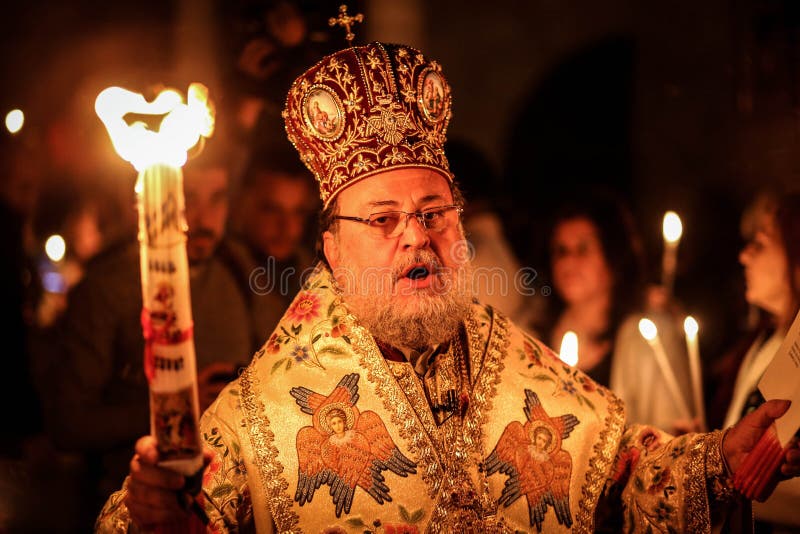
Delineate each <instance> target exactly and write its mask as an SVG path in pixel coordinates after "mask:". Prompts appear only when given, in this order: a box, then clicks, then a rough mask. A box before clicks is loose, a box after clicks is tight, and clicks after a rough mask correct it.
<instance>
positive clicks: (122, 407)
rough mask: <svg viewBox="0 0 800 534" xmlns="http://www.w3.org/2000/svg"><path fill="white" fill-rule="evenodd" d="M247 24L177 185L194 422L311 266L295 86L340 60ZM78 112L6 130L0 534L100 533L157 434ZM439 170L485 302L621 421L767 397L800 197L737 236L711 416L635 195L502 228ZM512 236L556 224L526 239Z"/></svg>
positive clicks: (736, 411)
mask: <svg viewBox="0 0 800 534" xmlns="http://www.w3.org/2000/svg"><path fill="white" fill-rule="evenodd" d="M237 15H238V17H232V18H231V20H232V22H231V25H232V27H235V28H236V32H234V34H235V35H236V39H234V41H235V43H226V46H229V47H230V48H231V49H233V50H234V51H235V53H232V54H229V55H228V56H225V57H226V59H227V61H226V63H225V64H224V68H221V69H220V72H221V73H222V81H221V82H220V87H222V88H223V91H222V94H223V98H221V99H220V100H219V102H217V113H218V117H219V120H218V125H217V131H216V133H215V134H214V136H213V137H212V138H211V139H210V140H209V141H208V143H207V144H206V147H205V149H204V150H203V151H202V152H200V153H199V154H198V155H196V156H194V157H193V158H191V159H190V160H189V161H188V163H187V165H186V166H185V168H184V188H185V198H186V220H187V224H188V237H187V254H188V257H189V262H190V279H191V300H192V311H193V318H194V321H195V327H194V334H195V343H196V347H197V360H198V381H199V389H200V401H201V408H205V407H206V406H208V405H209V404H210V403H211V401H213V399H214V398H215V397H216V394H217V393H218V392H219V391H220V390H221V388H222V387H223V386H224V385H225V384H226V383H227V382H228V381H229V380H231V379H232V378H234V377H235V376H236V375H237V372H238V370H239V369H240V368H241V367H242V366H244V365H246V364H247V362H248V360H249V356H250V355H251V354H252V353H253V352H254V351H255V350H257V349H258V348H259V347H260V346H261V345H262V344H263V342H264V341H265V340H266V338H267V337H268V335H269V334H270V333H271V331H272V328H273V327H274V326H275V324H276V323H277V321H278V320H279V318H280V317H281V316H282V314H283V312H284V310H285V309H286V307H287V305H288V304H289V303H290V302H291V300H292V298H293V297H294V294H295V293H296V291H297V290H298V289H299V287H300V284H301V278H302V273H303V272H304V271H305V270H306V269H308V268H309V267H312V266H313V265H314V263H315V258H316V251H315V249H314V244H315V240H316V235H315V231H316V215H317V212H318V210H319V200H318V198H317V195H316V187H315V184H314V181H313V177H312V176H311V175H310V173H309V172H308V170H307V169H306V168H305V167H304V166H303V165H302V164H301V163H300V162H299V160H298V158H297V156H296V153H295V152H294V150H293V149H292V147H291V146H290V145H289V144H288V141H287V140H286V137H285V134H284V132H283V129H282V127H281V124H282V121H281V120H280V112H281V110H282V108H283V102H284V98H285V93H286V89H287V87H288V85H289V83H290V81H291V80H292V79H293V78H294V77H295V76H296V75H297V74H299V73H300V72H302V71H303V69H305V68H306V67H307V66H308V65H310V64H312V63H313V62H315V61H316V60H317V59H319V58H321V57H322V56H323V55H325V54H326V53H328V52H330V51H331V50H332V49H336V48H338V47H339V44H338V41H337V42H336V43H331V42H330V41H329V40H327V39H325V38H321V37H320V35H319V34H320V32H319V31H317V30H319V28H318V27H317V26H319V25H318V24H317V25H316V26H315V24H316V23H317V22H318V21H317V19H315V18H314V11H313V10H309V9H307V6H304V5H303V4H302V3H297V2H289V1H277V2H267V3H262V5H260V6H259V7H258V9H256V8H251V10H250V11H247V12H243V13H237ZM323 20H324V19H323ZM142 90H143V91H145V92H147V91H150V92H154V91H155V90H156V88H154V87H146V88H143V89H142ZM146 96H148V97H150V96H153V95H151V94H147V95H146ZM212 97H213V95H212ZM456 99H457V95H456ZM76 102H83V101H81V100H79V99H76ZM459 112H460V113H464V111H463V110H460V111H459ZM70 113H75V110H66V111H65V112H64V113H63V114H62V115H58V116H56V117H55V118H53V119H52V120H51V121H50V122H48V123H46V124H44V125H43V126H41V127H40V128H39V129H38V130H35V131H34V133H33V134H31V133H29V130H30V129H27V128H26V127H23V128H22V130H20V132H18V133H16V134H11V133H10V132H8V131H4V132H3V139H2V145H1V146H0V150H2V152H1V153H0V164H2V181H0V218H1V219H2V223H1V224H0V232H2V240H0V243H2V246H3V248H4V251H3V255H2V256H3V257H2V260H1V265H2V267H1V268H0V283H2V284H3V287H4V291H3V293H2V294H3V296H4V298H3V306H4V307H5V311H6V313H5V314H4V317H6V320H5V321H4V330H3V333H4V336H3V337H4V340H5V347H4V350H3V354H4V368H5V373H4V376H5V384H4V385H3V387H2V388H0V395H2V396H3V400H4V403H3V405H4V406H14V407H15V408H14V409H13V410H7V411H6V417H5V418H4V419H5V420H4V424H3V425H2V432H3V438H2V440H0V456H2V467H0V532H1V531H5V530H8V531H13V530H14V529H15V528H18V529H21V530H26V529H28V530H47V531H86V530H88V529H90V528H91V522H92V521H93V520H94V518H95V517H96V515H97V512H98V510H99V507H100V506H101V504H102V502H103V501H104V500H105V498H106V497H107V496H108V494H109V493H110V492H111V491H113V490H114V489H116V488H118V487H119V486H120V484H121V482H122V479H123V478H124V475H125V473H126V472H127V471H128V464H127V462H128V459H129V458H130V456H131V451H132V446H133V441H134V440H135V439H136V438H137V437H138V436H140V435H142V434H144V433H146V432H147V430H148V428H149V419H148V417H149V416H148V402H147V382H146V379H145V376H144V372H143V351H144V340H143V338H142V333H141V324H140V312H141V307H142V296H141V283H140V279H139V276H140V274H139V262H138V257H139V248H138V247H139V245H138V241H137V236H136V225H137V220H136V217H137V215H136V209H135V197H134V191H133V183H134V179H135V171H134V170H133V169H132V168H128V167H126V166H125V164H123V163H122V162H121V161H120V162H115V163H109V161H102V162H98V161H93V160H92V153H91V151H90V150H82V148H81V147H80V146H76V143H78V142H79V141H80V139H81V137H80V136H77V137H76V136H74V134H73V132H72V131H71V130H70V127H69V126H70V124H71V122H70V121H71V119H72V118H73V117H71V116H70ZM86 120H88V119H82V120H81V121H80V122H83V121H86ZM97 126H98V127H99V126H100V125H99V121H97ZM108 144H109V146H110V143H108ZM447 154H448V157H449V159H450V165H451V169H452V170H453V173H454V174H455V176H456V178H457V180H458V181H459V182H460V183H461V185H462V187H463V190H464V192H465V195H466V197H467V209H466V210H465V212H464V226H465V229H466V232H467V236H468V238H469V241H470V243H471V245H472V246H471V248H470V252H471V254H472V259H473V266H474V267H475V272H476V273H477V274H478V275H480V276H478V275H476V278H475V280H476V283H475V289H476V292H477V296H478V298H479V299H480V300H482V301H484V302H486V303H488V304H491V305H492V306H494V307H496V308H497V309H499V310H501V311H502V312H504V313H505V314H507V315H509V316H510V317H511V318H512V319H514V320H515V321H516V322H517V324H520V325H524V326H526V327H527V328H528V329H529V330H530V331H531V332H533V333H534V334H535V335H537V336H538V337H539V338H541V339H542V340H543V341H544V342H545V343H547V344H548V345H550V346H551V347H553V348H554V349H555V350H556V351H558V350H559V348H560V346H561V343H562V340H563V339H564V337H565V334H566V333H567V332H574V333H575V335H576V336H577V340H578V347H579V348H578V356H579V357H578V360H577V363H576V364H575V365H576V366H577V367H579V368H580V369H582V370H583V371H585V372H586V373H588V374H589V375H590V376H592V377H593V378H594V379H595V380H596V381H597V382H598V383H600V384H602V385H605V386H608V387H610V388H612V389H613V390H614V391H615V392H617V393H618V394H619V395H620V396H621V397H622V398H623V399H624V400H625V402H626V406H627V413H628V417H629V420H631V421H632V422H640V423H649V424H654V425H657V426H660V427H662V428H665V429H668V430H671V431H672V432H676V433H682V432H688V431H693V430H700V429H705V428H722V427H723V426H724V425H729V424H732V423H734V422H736V421H737V420H738V419H739V418H740V417H741V416H742V415H743V414H745V413H747V412H748V411H749V410H752V409H753V408H754V407H755V406H757V405H758V404H759V403H761V402H763V398H759V395H758V390H757V387H756V386H757V382H758V378H759V377H760V375H761V373H763V371H764V369H765V368H766V366H767V365H768V364H769V361H770V359H771V357H772V356H773V355H774V354H775V352H776V351H777V348H778V346H780V343H781V341H782V340H783V339H784V336H785V334H786V332H787V330H788V328H789V326H790V324H791V322H792V320H793V319H794V317H795V315H796V313H797V311H798V306H799V305H800V249H798V247H799V246H800V196H798V194H797V193H795V192H791V191H768V192H758V191H753V192H752V198H753V202H752V204H751V206H749V207H748V208H747V209H746V210H745V211H744V212H743V213H742V214H741V221H742V223H741V228H730V229H729V232H730V233H731V234H737V236H738V238H739V239H740V240H741V244H742V247H741V254H740V257H739V261H740V263H741V267H742V269H743V272H744V279H745V282H746V286H745V287H742V288H741V291H742V294H741V295H740V297H741V299H742V301H744V302H746V307H745V306H743V307H742V308H741V312H742V313H741V314H740V315H741V321H740V322H736V323H734V324H730V325H728V331H727V332H726V335H727V339H728V340H730V341H731V342H730V343H729V344H728V346H727V347H725V350H722V351H719V353H718V354H708V353H705V354H703V360H702V361H703V376H702V384H703V386H704V391H705V396H704V398H703V403H704V406H703V409H702V410H701V409H700V407H699V406H695V405H694V404H693V403H692V388H693V384H692V381H691V372H690V369H689V355H688V354H687V345H686V343H685V339H684V337H685V334H684V331H683V326H682V324H683V319H684V317H685V315H687V314H688V313H690V312H691V310H688V309H687V305H686V303H684V302H682V301H681V299H680V298H677V297H676V296H675V294H673V292H672V291H671V290H670V288H665V287H663V286H662V285H660V283H659V281H660V279H661V278H660V277H661V273H660V271H659V269H658V268H653V266H648V265H647V261H646V260H647V258H646V254H645V244H644V242H645V241H646V240H651V241H652V240H654V239H657V238H656V237H654V236H650V235H643V232H642V225H641V224H640V222H637V221H636V220H635V218H634V215H633V212H632V210H631V206H630V197H629V196H628V195H627V194H626V192H624V191H618V190H614V189H612V188H610V187H603V186H601V185H599V184H596V185H595V186H592V187H585V188H582V189H581V190H579V191H570V192H569V193H568V194H564V195H561V197H560V198H553V199H548V204H549V210H548V212H547V213H546V214H542V213H538V214H532V213H527V214H526V213H524V212H522V213H521V212H519V211H517V212H516V213H514V214H513V216H512V215H509V213H508V210H507V206H508V204H507V203H504V201H503V200H502V199H503V198H504V195H513V192H508V191H506V192H504V195H503V194H499V193H498V191H497V184H498V183H500V182H501V180H500V179H499V177H498V172H497V171H496V170H495V169H494V168H493V165H492V163H491V162H490V160H489V158H487V157H486V155H485V154H483V153H482V152H481V150H480V149H478V148H477V147H476V146H475V145H473V144H471V143H470V142H469V141H468V140H466V139H457V138H455V139H453V140H452V141H450V142H449V145H448V147H447ZM114 173H116V174H117V175H111V174H114ZM520 217H522V218H523V219H525V220H527V221H528V223H530V222H531V221H537V224H538V223H539V222H541V221H542V220H544V221H545V224H544V225H540V226H538V227H537V228H536V229H535V231H534V229H533V228H529V229H528V233H525V232H526V229H525V227H524V225H523V226H522V227H521V226H520V224H519V220H520ZM512 218H513V222H514V226H513V234H512V232H511V227H510V225H509V223H510V222H511V219H512ZM52 236H60V239H61V240H62V241H59V239H58V238H57V239H56V240H55V241H52V240H50V239H51V238H52ZM60 243H61V244H62V245H59V244H60ZM520 243H522V244H523V245H522V247H524V249H521V246H520ZM46 244H49V245H48V246H46ZM707 246H709V247H713V246H714V243H708V244H707ZM651 263H652V262H651ZM681 283H684V281H682V280H681V279H680V278H679V280H678V281H677V284H678V285H680V284H681ZM678 293H679V292H678ZM163 298H164V299H169V298H171V296H170V295H169V294H165V295H163ZM643 317H648V318H650V319H651V320H652V321H653V322H654V323H655V324H656V325H657V327H658V332H659V335H660V339H661V342H662V344H663V347H664V349H665V352H666V354H667V355H668V357H669V361H668V363H669V366H670V368H671V369H672V372H673V373H674V376H675V379H676V381H677V385H678V389H679V394H680V395H681V396H682V398H683V400H684V401H685V404H686V406H688V408H689V410H688V411H687V410H685V409H682V408H681V403H679V402H676V401H675V399H674V398H673V395H674V393H673V391H672V389H671V388H670V384H668V381H667V380H666V379H665V377H664V373H663V368H662V367H660V366H659V365H658V362H657V358H656V357H655V355H654V353H653V348H652V347H651V346H650V345H649V344H648V343H647V341H646V340H645V339H644V338H643V337H642V335H641V334H640V332H639V330H638V324H639V320H640V319H641V318H643ZM12 385H13V387H11V386H12ZM702 413H706V414H708V415H707V417H701V416H700V414H702ZM793 482H794V483H795V484H794V486H793V487H792V488H785V489H786V491H785V492H781V491H778V492H777V493H776V495H775V496H774V497H773V503H767V504H766V505H764V506H760V507H757V508H756V518H757V519H758V520H759V521H760V523H759V525H760V528H761V529H762V531H763V532H772V531H774V532H779V531H781V530H780V528H783V527H781V526H780V525H793V527H794V528H800V517H799V516H798V514H797V511H796V508H797V507H796V506H795V507H794V508H795V509H792V507H790V506H786V504H785V503H786V502H791V499H795V501H794V502H795V503H796V502H797V500H796V499H798V498H800V497H799V496H800V492H798V488H797V484H796V482H797V480H794V481H793ZM69 488H72V489H73V491H70V490H69ZM76 488H77V491H74V490H75V489H76ZM792 492H794V493H792ZM781 499H783V500H781ZM43 501H49V502H55V503H59V505H58V507H59V509H60V510H59V514H52V515H50V514H45V515H42V514H40V513H37V504H36V503H37V502H43ZM771 525H772V526H771ZM788 528H791V527H788ZM771 529H774V530H771Z"/></svg>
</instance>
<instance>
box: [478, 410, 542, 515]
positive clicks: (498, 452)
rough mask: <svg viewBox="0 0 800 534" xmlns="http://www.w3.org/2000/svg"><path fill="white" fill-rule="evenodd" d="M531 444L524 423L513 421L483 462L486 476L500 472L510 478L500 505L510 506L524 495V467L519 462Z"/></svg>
mask: <svg viewBox="0 0 800 534" xmlns="http://www.w3.org/2000/svg"><path fill="white" fill-rule="evenodd" d="M530 444H531V441H530V439H529V438H528V436H527V434H526V432H525V428H524V427H523V426H522V423H520V422H518V421H512V422H511V423H509V424H508V426H506V429H505V430H503V434H502V435H501V436H500V440H499V441H498V442H497V445H496V446H495V448H494V450H493V451H492V453H491V454H490V455H489V456H487V457H486V460H485V461H484V462H483V467H484V469H485V470H486V476H491V475H493V474H494V473H497V472H499V473H502V474H504V475H508V477H509V478H508V480H506V484H505V486H504V487H503V493H502V494H501V495H500V499H499V500H498V503H499V504H504V505H505V506H510V505H511V503H513V502H514V501H516V500H517V499H519V497H520V495H522V491H521V488H520V479H519V474H520V469H521V467H522V466H521V465H518V462H519V459H520V453H521V452H523V451H524V450H525V449H527V447H528V446H530Z"/></svg>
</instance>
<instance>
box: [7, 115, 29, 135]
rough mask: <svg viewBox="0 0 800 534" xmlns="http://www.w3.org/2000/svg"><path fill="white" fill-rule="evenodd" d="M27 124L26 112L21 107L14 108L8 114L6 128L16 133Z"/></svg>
mask: <svg viewBox="0 0 800 534" xmlns="http://www.w3.org/2000/svg"><path fill="white" fill-rule="evenodd" d="M23 124H25V114H24V113H23V112H22V110H21V109H12V110H11V111H9V112H8V113H7V114H6V129H7V130H8V131H9V132H10V133H12V134H15V133H17V132H19V131H20V130H21V129H22V125H23Z"/></svg>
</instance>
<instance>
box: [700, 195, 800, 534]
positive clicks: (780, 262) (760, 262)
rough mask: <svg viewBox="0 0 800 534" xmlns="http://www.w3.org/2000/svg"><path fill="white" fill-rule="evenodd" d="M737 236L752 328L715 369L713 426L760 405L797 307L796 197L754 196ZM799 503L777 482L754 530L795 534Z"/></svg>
mask: <svg viewBox="0 0 800 534" xmlns="http://www.w3.org/2000/svg"><path fill="white" fill-rule="evenodd" d="M742 236H743V237H744V239H745V241H746V244H745V246H744V248H743V249H742V251H741V253H740V254H739V262H740V263H741V264H742V266H743V267H744V278H745V286H746V287H745V300H747V303H748V304H749V305H750V306H751V309H752V310H753V311H754V321H753V322H754V324H755V326H754V327H753V328H752V329H751V332H750V333H749V334H748V335H747V336H745V338H744V340H743V341H744V343H740V344H739V345H738V349H736V348H735V349H733V350H732V351H731V352H729V353H728V354H727V355H726V356H725V357H724V358H723V359H722V360H721V364H720V365H719V366H718V367H717V369H716V371H717V372H716V373H715V374H716V375H717V376H716V382H717V384H716V387H715V388H714V391H715V392H716V396H715V398H714V401H713V402H712V403H711V406H710V411H709V414H710V415H711V417H712V419H711V422H712V425H713V426H716V427H719V428H725V427H727V426H730V425H732V424H734V423H736V422H737V421H739V419H741V418H742V416H744V415H746V414H747V413H749V412H751V411H752V410H754V409H755V408H757V407H758V406H759V405H760V404H761V403H763V402H764V398H763V397H762V396H761V394H760V393H759V391H758V381H759V380H760V379H761V375H762V374H764V371H765V370H766V368H767V366H769V363H770V362H771V361H772V358H773V356H775V353H776V352H777V350H778V348H779V347H780V345H781V343H782V342H783V340H784V338H785V337H786V333H787V331H788V330H789V327H790V326H791V324H792V321H793V320H794V318H795V315H796V314H797V312H798V308H800V193H792V194H788V195H782V196H781V195H778V194H776V193H773V192H767V193H762V194H761V195H759V196H757V197H756V199H755V201H754V202H753V203H752V204H751V205H750V206H749V207H748V208H747V209H746V210H745V212H744V214H743V216H742ZM733 377H735V382H734V381H732V378H733ZM731 384H732V385H733V387H732V389H731ZM720 407H721V408H722V409H724V408H725V407H727V411H726V412H725V414H724V419H722V418H721V417H720V416H721V413H719V412H718V411H717V410H715V408H717V409H718V408H720ZM799 505H800V481H799V480H797V479H794V480H790V481H787V482H781V483H780V484H779V485H778V487H777V488H776V491H775V492H774V493H773V494H772V496H771V497H770V498H769V499H768V500H767V501H766V502H764V503H758V502H753V513H754V516H755V518H756V532H757V533H758V532H761V533H782V532H797V531H798V529H800V506H799Z"/></svg>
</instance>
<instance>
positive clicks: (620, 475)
mask: <svg viewBox="0 0 800 534" xmlns="http://www.w3.org/2000/svg"><path fill="white" fill-rule="evenodd" d="M640 455H641V453H640V452H639V449H637V448H635V447H629V448H627V449H625V450H624V451H623V452H622V453H620V454H619V458H618V459H617V465H616V467H615V468H614V474H613V475H612V477H611V478H612V480H613V481H614V483H616V484H624V483H625V482H626V481H627V480H628V478H630V476H631V472H633V469H634V468H635V467H636V464H637V463H639V456H640Z"/></svg>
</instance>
